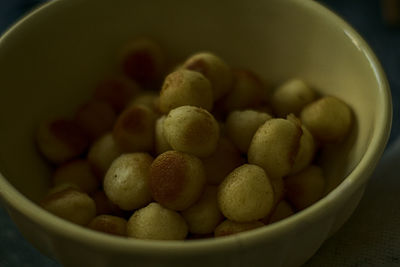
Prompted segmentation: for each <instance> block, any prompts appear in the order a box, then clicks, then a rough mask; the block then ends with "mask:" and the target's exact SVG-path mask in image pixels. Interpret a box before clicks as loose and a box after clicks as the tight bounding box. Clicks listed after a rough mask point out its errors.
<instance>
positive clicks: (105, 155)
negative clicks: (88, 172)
mask: <svg viewBox="0 0 400 267" xmlns="http://www.w3.org/2000/svg"><path fill="white" fill-rule="evenodd" d="M121 154H122V151H121V149H120V148H119V147H118V146H117V144H116V143H115V141H114V137H113V136H112V134H111V133H106V134H105V135H103V136H102V137H100V138H99V139H97V140H96V141H95V142H94V143H93V144H92V145H91V147H90V149H89V153H88V155H87V160H88V161H89V162H90V165H91V166H92V169H93V171H94V173H95V174H96V175H97V176H98V177H99V178H100V180H103V179H104V175H105V174H106V172H107V170H108V168H109V167H110V165H111V163H112V162H113V160H114V159H116V158H117V157H118V156H119V155H121Z"/></svg>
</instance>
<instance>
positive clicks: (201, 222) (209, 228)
mask: <svg viewBox="0 0 400 267" xmlns="http://www.w3.org/2000/svg"><path fill="white" fill-rule="evenodd" d="M217 191H218V189H217V187H216V186H207V187H206V188H205V189H204V191H203V194H202V195H201V197H200V198H199V200H198V201H197V202H196V203H194V204H193V205H192V206H190V207H189V208H188V209H186V210H184V211H182V216H183V218H184V219H185V220H186V223H187V224H188V227H189V232H190V233H193V234H209V233H212V232H214V229H215V227H216V226H217V225H218V224H219V223H220V222H221V221H222V219H223V215H222V213H221V211H220V210H219V207H218V202H217Z"/></svg>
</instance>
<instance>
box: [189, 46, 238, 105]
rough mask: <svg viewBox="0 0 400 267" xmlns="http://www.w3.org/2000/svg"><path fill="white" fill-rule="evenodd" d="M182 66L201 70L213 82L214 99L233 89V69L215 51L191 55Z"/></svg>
mask: <svg viewBox="0 0 400 267" xmlns="http://www.w3.org/2000/svg"><path fill="white" fill-rule="evenodd" d="M182 67H183V68H185V69H188V70H194V71H198V72H200V73H201V74H203V75H204V76H205V77H206V78H207V79H208V80H209V81H210V82H211V85H212V89H213V96H214V100H217V99H219V98H221V97H222V96H223V95H225V94H226V93H228V91H229V90H230V89H231V86H232V82H233V75H232V71H231V69H230V67H229V66H228V65H227V64H226V63H225V62H224V61H223V60H222V59H221V58H220V57H218V56H216V55H215V54H213V53H210V52H200V53H196V54H194V55H192V56H190V57H189V58H188V59H187V60H186V61H185V62H184V63H183V65H182Z"/></svg>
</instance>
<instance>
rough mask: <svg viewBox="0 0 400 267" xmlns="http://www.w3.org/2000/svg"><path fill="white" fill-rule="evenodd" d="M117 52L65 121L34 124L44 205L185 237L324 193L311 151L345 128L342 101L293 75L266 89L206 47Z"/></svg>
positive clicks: (145, 234)
mask: <svg viewBox="0 0 400 267" xmlns="http://www.w3.org/2000/svg"><path fill="white" fill-rule="evenodd" d="M121 51H122V52H121V54H120V55H119V60H120V61H119V62H120V64H119V66H118V68H119V69H118V70H117V71H116V73H117V74H114V75H110V76H109V77H107V78H105V79H104V80H103V81H101V82H100V83H99V84H98V86H97V87H96V88H94V92H93V97H92V98H91V99H89V100H87V101H86V103H83V104H82V106H81V107H79V108H78V109H77V111H76V113H75V115H74V116H72V118H53V119H49V120H47V121H45V122H43V123H42V124H41V125H40V126H39V127H38V130H37V135H36V141H37V146H38V148H39V151H40V152H41V154H42V155H43V156H44V157H45V158H46V159H47V160H48V161H49V162H50V163H51V164H52V166H53V167H54V172H53V177H52V184H53V186H52V188H51V189H50V190H49V193H48V195H46V196H45V197H44V198H43V200H42V201H41V203H40V204H41V206H42V207H43V208H45V209H46V210H48V211H50V212H52V213H54V214H55V215H57V216H59V217H61V218H64V219H66V220H68V221H71V222H74V223H76V224H79V225H82V226H86V227H88V228H90V229H93V230H96V231H101V232H105V233H109V234H113V235H118V236H127V237H131V238H139V239H157V240H184V239H196V238H206V237H212V236H215V237H219V236H225V235H231V234H235V233H239V232H243V231H247V230H250V229H254V228H258V227H261V226H264V225H267V224H271V223H274V222H277V221H279V220H282V219H284V218H286V217H288V216H291V215H292V214H294V213H295V212H297V211H301V210H303V209H305V208H307V207H308V206H310V205H312V204H313V203H315V202H316V201H318V200H319V199H320V198H321V197H323V196H324V194H325V183H326V182H325V178H324V171H323V170H322V168H321V167H319V166H318V164H317V162H318V161H317V160H316V155H317V152H318V151H319V150H321V149H323V148H324V146H325V145H326V144H339V143H340V142H342V141H343V140H344V139H345V138H346V137H347V136H348V134H349V132H350V130H351V127H352V123H353V115H352V111H351V109H350V108H349V106H347V105H346V104H345V103H344V102H343V101H342V100H340V99H338V98H336V97H334V96H321V95H319V94H318V93H317V91H315V90H314V89H312V88H311V87H310V86H309V85H308V84H306V83H305V82H304V81H303V80H300V79H290V80H288V81H285V82H283V83H282V84H280V85H279V86H278V87H276V88H274V90H271V89H270V87H269V86H267V85H266V84H265V83H264V82H263V81H262V80H261V79H260V77H259V76H258V75H257V74H256V73H254V72H253V71H251V70H248V69H233V68H231V67H230V66H229V65H228V64H227V63H226V62H225V61H224V60H223V59H221V58H220V57H218V56H217V55H215V54H213V53H210V52H200V53H196V54H193V55H191V56H189V57H188V58H187V59H186V60H185V61H184V62H180V63H179V64H177V65H175V67H171V68H169V67H167V61H166V58H165V55H164V53H163V51H162V49H161V48H160V46H159V45H158V44H157V43H155V42H154V41H152V40H149V39H146V38H139V39H135V40H133V41H132V42H130V43H128V44H127V45H126V46H125V47H124V48H123V49H121ZM176 66H177V67H176ZM169 70H171V71H169Z"/></svg>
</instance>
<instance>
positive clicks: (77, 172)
mask: <svg viewBox="0 0 400 267" xmlns="http://www.w3.org/2000/svg"><path fill="white" fill-rule="evenodd" d="M53 184H54V186H58V185H60V184H73V185H76V186H77V187H78V188H79V189H81V190H82V191H84V192H86V193H88V194H90V193H93V192H95V191H96V190H97V188H98V187H99V185H100V184H99V180H98V179H97V177H96V176H95V174H94V173H93V171H92V167H91V166H90V163H89V162H88V161H87V160H84V159H77V160H73V161H69V162H67V163H64V164H62V165H60V166H59V167H58V168H57V169H56V170H55V172H54V174H53Z"/></svg>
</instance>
